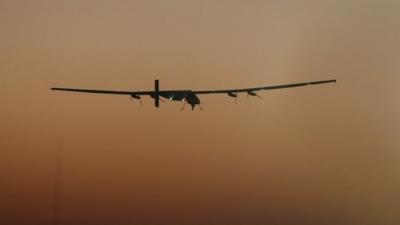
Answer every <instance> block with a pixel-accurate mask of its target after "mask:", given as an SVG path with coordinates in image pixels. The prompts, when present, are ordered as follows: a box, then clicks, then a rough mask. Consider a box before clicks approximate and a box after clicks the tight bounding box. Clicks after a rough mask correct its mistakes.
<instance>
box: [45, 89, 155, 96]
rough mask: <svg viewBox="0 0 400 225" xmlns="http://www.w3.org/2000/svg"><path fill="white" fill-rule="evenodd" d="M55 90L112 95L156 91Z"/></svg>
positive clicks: (151, 92) (145, 93)
mask: <svg viewBox="0 0 400 225" xmlns="http://www.w3.org/2000/svg"><path fill="white" fill-rule="evenodd" d="M51 90H53V91H71V92H84V93H94V94H111V95H153V94H154V91H136V92H135V91H109V90H91V89H75V88H51Z"/></svg>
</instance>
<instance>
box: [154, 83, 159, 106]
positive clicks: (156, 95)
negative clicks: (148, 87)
mask: <svg viewBox="0 0 400 225" xmlns="http://www.w3.org/2000/svg"><path fill="white" fill-rule="evenodd" d="M154 106H155V107H157V108H158V107H160V81H159V80H154Z"/></svg>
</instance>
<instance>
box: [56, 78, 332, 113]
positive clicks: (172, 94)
mask: <svg viewBox="0 0 400 225" xmlns="http://www.w3.org/2000/svg"><path fill="white" fill-rule="evenodd" d="M326 83H336V80H322V81H311V82H303V83H292V84H282V85H274V86H264V87H255V88H243V89H226V90H207V91H192V90H160V82H159V80H155V81H154V91H111V90H92V89H75V88H58V87H53V88H51V90H53V91H71V92H84V93H95V94H112V95H129V96H131V98H132V99H138V100H141V97H142V96H150V97H151V98H153V99H154V106H155V107H159V106H160V97H163V98H166V99H168V100H170V101H183V102H184V106H183V107H182V110H183V109H184V108H185V106H186V104H189V105H191V106H192V110H194V109H195V108H196V105H199V107H200V109H202V107H201V105H200V104H201V102H200V99H199V97H198V96H197V95H203V94H227V95H228V96H230V97H233V98H236V99H237V97H238V93H245V92H246V93H247V95H248V96H256V97H259V98H261V97H260V96H259V95H258V94H257V93H256V92H257V91H263V90H274V89H283V88H294V87H301V86H307V85H317V84H326Z"/></svg>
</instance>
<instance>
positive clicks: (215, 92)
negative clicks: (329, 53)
mask: <svg viewBox="0 0 400 225" xmlns="http://www.w3.org/2000/svg"><path fill="white" fill-rule="evenodd" d="M326 83H336V80H321V81H311V82H303V83H292V84H282V85H274V86H265V87H256V88H244V89H227V90H210V91H193V93H194V94H236V93H241V92H247V93H254V92H255V91H262V90H273V89H283V88H294V87H301V86H307V85H317V84H326Z"/></svg>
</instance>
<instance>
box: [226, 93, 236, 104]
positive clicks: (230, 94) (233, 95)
mask: <svg viewBox="0 0 400 225" xmlns="http://www.w3.org/2000/svg"><path fill="white" fill-rule="evenodd" d="M228 95H229V96H230V97H232V98H235V104H237V99H238V93H236V92H228Z"/></svg>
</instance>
